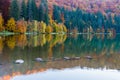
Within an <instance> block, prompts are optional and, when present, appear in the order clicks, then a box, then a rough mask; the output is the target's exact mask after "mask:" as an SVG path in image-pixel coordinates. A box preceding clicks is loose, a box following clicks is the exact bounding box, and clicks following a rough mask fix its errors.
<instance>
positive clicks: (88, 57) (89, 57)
mask: <svg viewBox="0 0 120 80" xmlns="http://www.w3.org/2000/svg"><path fill="white" fill-rule="evenodd" d="M85 58H87V59H93V58H92V57H91V56H85Z"/></svg>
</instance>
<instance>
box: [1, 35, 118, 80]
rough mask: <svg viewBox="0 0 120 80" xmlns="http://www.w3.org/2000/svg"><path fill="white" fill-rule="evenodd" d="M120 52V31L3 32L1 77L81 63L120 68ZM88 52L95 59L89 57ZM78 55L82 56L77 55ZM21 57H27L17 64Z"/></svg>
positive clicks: (5, 77)
mask: <svg viewBox="0 0 120 80" xmlns="http://www.w3.org/2000/svg"><path fill="white" fill-rule="evenodd" d="M119 53H120V35H116V36H115V35H110V34H109V35H107V34H106V35H103V34H96V35H93V34H84V35H76V34H74V35H63V34H57V35H50V34H41V35H12V36H1V37H0V80H10V78H12V77H15V76H19V75H25V74H26V75H27V74H33V73H39V72H45V71H46V70H48V69H51V68H52V69H59V70H62V69H64V68H72V67H75V66H80V67H88V68H94V69H99V68H104V67H106V69H114V70H119V69H120V63H119V61H120V54H119ZM86 56H90V57H92V58H93V59H86ZM65 57H69V58H70V60H65V59H64V58H65ZM78 57H80V59H75V58H78ZM35 58H42V59H43V60H45V62H36V61H34V59H35ZM17 59H23V60H24V61H25V62H24V64H14V63H13V62H14V61H15V60H17ZM58 63H59V64H58ZM97 77H98V76H97ZM67 80H68V79H67ZM72 80H75V79H72ZM85 80H86V79H85Z"/></svg>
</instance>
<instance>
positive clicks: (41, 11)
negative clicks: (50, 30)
mask: <svg viewBox="0 0 120 80" xmlns="http://www.w3.org/2000/svg"><path fill="white" fill-rule="evenodd" d="M43 20H44V6H43V4H42V3H41V4H40V6H39V9H38V21H43Z"/></svg>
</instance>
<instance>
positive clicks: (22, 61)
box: [15, 59, 24, 64]
mask: <svg viewBox="0 0 120 80" xmlns="http://www.w3.org/2000/svg"><path fill="white" fill-rule="evenodd" d="M22 63H24V60H22V59H18V60H16V61H15V64H22Z"/></svg>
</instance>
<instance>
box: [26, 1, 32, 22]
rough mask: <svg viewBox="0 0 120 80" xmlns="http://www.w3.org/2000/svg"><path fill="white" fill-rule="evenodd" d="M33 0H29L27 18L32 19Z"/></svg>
mask: <svg viewBox="0 0 120 80" xmlns="http://www.w3.org/2000/svg"><path fill="white" fill-rule="evenodd" d="M31 2H32V1H31V0H28V3H27V20H29V21H31V20H33V12H32V5H31Z"/></svg>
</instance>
